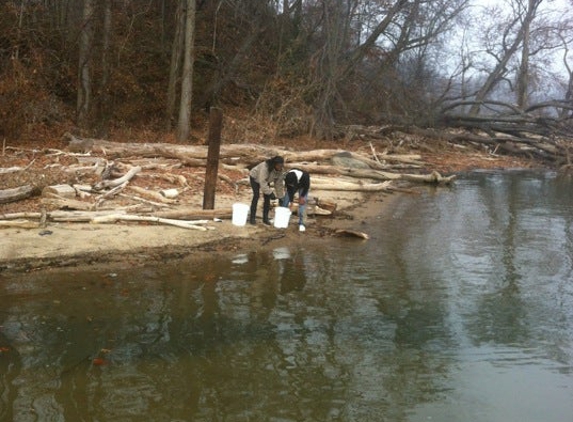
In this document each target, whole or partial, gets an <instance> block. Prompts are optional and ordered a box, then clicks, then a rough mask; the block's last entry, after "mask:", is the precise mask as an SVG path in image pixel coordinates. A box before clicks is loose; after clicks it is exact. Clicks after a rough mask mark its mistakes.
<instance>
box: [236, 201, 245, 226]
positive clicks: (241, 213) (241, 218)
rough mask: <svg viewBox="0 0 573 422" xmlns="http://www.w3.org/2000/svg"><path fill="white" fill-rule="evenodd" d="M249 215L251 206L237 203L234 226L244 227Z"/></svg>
mask: <svg viewBox="0 0 573 422" xmlns="http://www.w3.org/2000/svg"><path fill="white" fill-rule="evenodd" d="M248 214H249V206H248V205H246V204H240V203H236V204H233V219H232V222H233V225H235V226H244V225H245V224H247V215H248Z"/></svg>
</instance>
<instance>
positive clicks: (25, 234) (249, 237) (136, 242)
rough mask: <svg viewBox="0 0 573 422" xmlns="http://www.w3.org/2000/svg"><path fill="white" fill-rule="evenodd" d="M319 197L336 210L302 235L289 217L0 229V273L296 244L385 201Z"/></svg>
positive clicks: (226, 200) (244, 198)
mask: <svg viewBox="0 0 573 422" xmlns="http://www.w3.org/2000/svg"><path fill="white" fill-rule="evenodd" d="M317 193H318V194H320V197H321V198H323V199H325V200H328V201H332V202H336V203H337V205H338V209H337V211H336V213H335V216H334V217H313V216H310V217H309V224H308V230H307V231H306V232H304V233H300V232H299V231H298V227H297V225H296V216H292V217H291V222H290V224H289V227H288V228H287V229H277V228H275V227H272V226H270V227H269V226H265V225H263V224H262V223H260V222H259V223H258V224H257V225H255V226H252V225H249V224H247V225H245V226H235V225H233V224H232V222H231V220H230V219H223V220H222V221H218V220H216V221H213V222H211V223H210V224H208V227H209V228H210V229H209V230H207V231H196V230H187V229H183V228H178V227H173V226H166V225H155V224H154V223H148V224H141V223H115V224H84V223H49V224H48V225H47V226H46V227H43V228H35V229H22V228H4V229H0V244H1V245H2V247H1V248H0V273H1V272H2V271H32V270H38V269H44V268H49V267H62V266H83V265H98V264H109V263H117V262H120V263H126V264H128V265H131V266H135V265H142V264H144V263H149V262H150V261H151V260H159V261H160V260H166V259H171V258H178V257H184V256H188V255H190V254H201V253H213V252H214V251H231V250H241V249H243V250H244V249H254V248H258V247H264V246H265V245H267V244H268V243H270V242H273V243H276V242H277V241H279V240H280V242H281V243H288V242H289V241H295V242H296V241H298V240H299V239H300V238H301V237H302V236H306V237H322V236H331V233H332V232H333V230H335V229H336V228H352V227H353V225H354V219H355V218H360V215H362V214H364V213H366V214H367V213H368V212H369V211H366V210H365V209H366V208H367V204H369V203H372V204H375V203H379V201H380V200H382V197H383V196H382V195H380V194H379V195H377V198H376V199H375V198H373V197H372V195H365V194H362V193H358V192H344V193H340V192H317ZM317 193H315V194H317ZM384 196H387V195H384ZM369 198H370V199H369ZM249 201H250V197H249V196H248V195H246V194H243V195H240V196H225V197H218V198H217V208H222V209H224V208H229V209H231V208H232V204H233V203H235V202H243V203H248V202H249ZM365 207H366V208H365Z"/></svg>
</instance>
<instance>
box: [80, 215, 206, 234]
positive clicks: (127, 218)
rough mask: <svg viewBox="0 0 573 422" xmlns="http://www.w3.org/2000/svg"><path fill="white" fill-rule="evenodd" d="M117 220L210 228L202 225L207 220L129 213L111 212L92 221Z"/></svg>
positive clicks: (105, 221)
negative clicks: (173, 218) (184, 219)
mask: <svg viewBox="0 0 573 422" xmlns="http://www.w3.org/2000/svg"><path fill="white" fill-rule="evenodd" d="M117 221H138V222H152V223H159V224H166V225H170V226H175V227H180V228H183V229H190V230H199V231H206V230H208V228H206V227H203V226H201V224H207V223H208V221H207V220H196V221H182V220H171V219H168V218H159V217H152V216H141V215H129V214H111V215H105V216H100V217H94V218H92V220H91V222H92V223H115V222H117Z"/></svg>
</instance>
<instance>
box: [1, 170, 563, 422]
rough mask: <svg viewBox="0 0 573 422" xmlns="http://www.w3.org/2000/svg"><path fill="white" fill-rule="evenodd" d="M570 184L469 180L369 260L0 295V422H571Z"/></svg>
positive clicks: (338, 246) (250, 257)
mask: <svg viewBox="0 0 573 422" xmlns="http://www.w3.org/2000/svg"><path fill="white" fill-rule="evenodd" d="M572 188H573V185H572V181H571V180H570V179H568V178H566V177H563V176H558V175H556V174H554V173H551V172H519V171H514V172H503V173H502V172H500V173H496V172H475V173H471V174H467V175H464V176H462V177H460V178H459V179H458V181H457V182H456V183H455V185H454V186H453V187H452V188H439V189H435V188H427V189H426V190H424V191H422V192H421V194H419V195H415V196H407V197H404V198H399V199H398V200H395V201H392V203H391V204H389V205H388V206H387V207H386V208H389V209H386V210H385V211H382V210H381V212H380V215H378V216H375V217H374V218H372V219H368V220H366V221H365V222H364V223H363V224H361V226H360V230H362V231H365V232H368V233H369V234H370V235H371V239H370V240H368V241H363V240H358V239H350V238H340V239H329V240H324V239H322V240H320V239H319V240H316V239H315V240H310V241H309V242H301V243H300V244H298V245H297V246H296V247H291V248H286V247H277V248H275V249H272V248H270V249H269V250H268V251H259V252H254V251H244V252H237V253H234V254H231V255H227V254H224V255H217V254H214V256H213V257H212V258H210V259H207V260H205V261H202V262H200V263H197V262H190V261H188V260H181V261H173V262H169V263H165V264H164V265H161V266H157V265H155V266H150V267H146V268H141V269H131V268H129V265H128V264H127V265H126V268H125V269H124V270H121V271H114V272H109V271H98V270H93V271H88V272H82V273H78V272H77V271H73V269H67V270H57V271H42V272H38V273H30V274H22V275H13V276H10V277H9V278H5V279H3V280H2V281H1V282H0V421H18V422H19V421H80V420H81V421H142V420H146V421H233V422H234V421H272V422H279V421H280V422H286V421H305V422H307V421H357V422H358V421H360V422H366V421H376V422H378V421H404V422H419V421H429V420H433V421H440V422H448V421H452V422H454V421H455V422H460V421H473V422H482V421H483V422H528V421H531V422H539V421H552V422H571V421H572V420H573V274H572V273H573V226H572V222H573V214H572V211H573V195H571V191H572Z"/></svg>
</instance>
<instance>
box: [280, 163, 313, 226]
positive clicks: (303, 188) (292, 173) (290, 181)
mask: <svg viewBox="0 0 573 422" xmlns="http://www.w3.org/2000/svg"><path fill="white" fill-rule="evenodd" d="M285 185H286V195H285V197H284V199H283V201H282V206H283V207H289V208H292V204H293V202H294V196H295V194H296V193H298V228H299V230H300V231H301V232H303V231H305V230H306V204H307V202H308V191H309V189H310V174H309V173H308V172H306V171H304V170H300V169H297V168H294V169H291V170H289V171H287V172H286V173H285Z"/></svg>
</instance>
